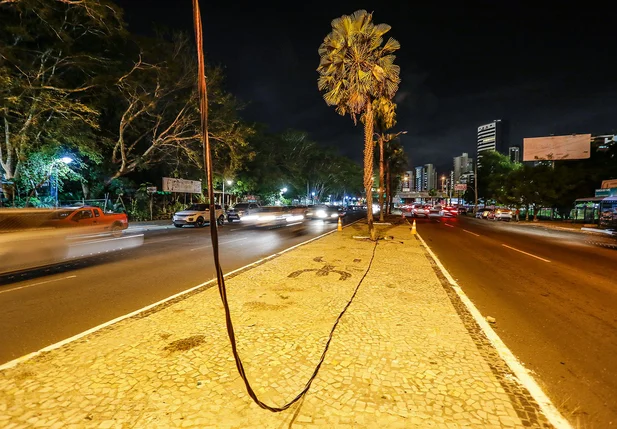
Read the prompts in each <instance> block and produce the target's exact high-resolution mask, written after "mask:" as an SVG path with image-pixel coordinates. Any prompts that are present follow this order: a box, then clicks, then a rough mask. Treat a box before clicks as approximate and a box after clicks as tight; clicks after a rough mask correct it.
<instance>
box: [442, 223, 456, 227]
mask: <svg viewBox="0 0 617 429" xmlns="http://www.w3.org/2000/svg"><path fill="white" fill-rule="evenodd" d="M444 225H445V226H449V227H450V228H454V226H452V225H450V224H449V223H444Z"/></svg>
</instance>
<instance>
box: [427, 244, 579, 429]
mask: <svg viewBox="0 0 617 429" xmlns="http://www.w3.org/2000/svg"><path fill="white" fill-rule="evenodd" d="M417 237H418V238H419V239H420V242H421V243H422V245H423V246H424V248H425V249H426V250H427V252H428V253H429V255H431V258H433V260H434V261H435V264H436V265H437V266H438V267H439V270H440V271H441V273H442V274H443V275H444V277H445V278H446V279H447V280H448V282H449V283H450V286H452V289H454V291H455V292H456V294H457V295H458V296H459V298H460V299H461V301H462V302H463V304H465V307H467V310H469V312H470V313H471V315H472V316H473V318H474V319H475V321H476V323H478V325H479V326H480V328H481V329H482V330H483V331H484V334H485V335H486V337H487V338H488V339H489V341H490V342H491V344H492V345H493V347H495V349H496V350H497V353H499V356H501V358H502V359H503V360H504V361H505V362H506V363H507V364H508V366H509V367H510V369H511V370H512V372H513V373H514V375H515V376H516V377H517V378H518V381H519V383H521V384H522V385H523V386H524V387H525V388H526V389H527V390H528V391H529V393H530V394H531V396H533V398H534V399H535V400H536V402H537V403H538V405H539V406H540V408H541V409H542V412H543V413H544V415H545V416H546V418H547V419H548V420H549V422H551V423H552V424H553V426H555V427H556V428H557V429H572V426H571V425H570V423H569V422H568V421H567V420H566V419H565V418H564V417H563V416H562V415H561V413H560V412H559V410H558V409H557V408H556V407H555V406H554V405H553V403H552V402H551V400H550V399H549V398H548V396H546V394H545V393H544V391H543V390H542V388H541V387H540V386H539V385H538V383H537V382H536V380H534V378H533V377H532V376H531V374H529V372H528V371H527V369H525V367H524V366H523V364H522V363H521V362H520V361H519V360H518V359H517V358H516V356H514V354H513V353H512V352H511V351H510V349H508V347H506V345H505V344H504V342H503V341H502V340H501V338H499V335H497V333H496V332H495V331H494V330H493V328H491V326H490V325H489V324H488V322H487V321H486V320H485V319H484V317H482V314H481V313H480V311H479V310H478V309H477V308H476V306H475V305H474V304H473V303H472V302H471V300H470V299H469V298H468V297H467V295H465V292H463V290H462V289H461V287H460V286H459V285H458V283H457V282H456V280H454V278H453V277H452V276H451V275H450V273H449V272H448V270H446V268H445V267H444V266H443V264H442V263H441V261H440V260H439V258H437V256H436V255H435V253H433V251H432V250H431V249H430V247H428V245H427V244H426V242H425V241H424V240H423V239H422V237H420V234H417Z"/></svg>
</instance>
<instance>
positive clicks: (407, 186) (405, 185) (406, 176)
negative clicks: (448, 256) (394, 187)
mask: <svg viewBox="0 0 617 429" xmlns="http://www.w3.org/2000/svg"><path fill="white" fill-rule="evenodd" d="M415 188H416V186H415V183H414V177H413V171H406V172H405V173H403V175H402V177H401V191H402V192H410V191H414V190H415Z"/></svg>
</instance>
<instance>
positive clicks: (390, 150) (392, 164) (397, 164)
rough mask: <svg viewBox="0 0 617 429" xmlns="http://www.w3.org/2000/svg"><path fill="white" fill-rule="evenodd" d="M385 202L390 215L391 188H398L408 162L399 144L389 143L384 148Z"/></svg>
mask: <svg viewBox="0 0 617 429" xmlns="http://www.w3.org/2000/svg"><path fill="white" fill-rule="evenodd" d="M386 160H387V161H386V201H387V212H388V214H391V211H390V210H391V208H392V199H393V197H394V196H393V195H392V188H396V187H398V184H399V182H400V177H401V175H402V174H403V173H404V172H405V171H407V168H408V167H409V160H408V159H407V155H406V154H405V151H404V150H403V147H402V146H401V144H400V142H398V141H390V143H389V144H388V146H387V147H386Z"/></svg>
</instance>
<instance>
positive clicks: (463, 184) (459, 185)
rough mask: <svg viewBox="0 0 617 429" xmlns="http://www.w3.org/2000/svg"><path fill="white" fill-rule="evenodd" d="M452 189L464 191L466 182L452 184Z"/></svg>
mask: <svg viewBox="0 0 617 429" xmlns="http://www.w3.org/2000/svg"><path fill="white" fill-rule="evenodd" d="M454 190H455V191H466V190H467V184H466V183H457V184H456V185H454Z"/></svg>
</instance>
